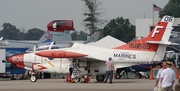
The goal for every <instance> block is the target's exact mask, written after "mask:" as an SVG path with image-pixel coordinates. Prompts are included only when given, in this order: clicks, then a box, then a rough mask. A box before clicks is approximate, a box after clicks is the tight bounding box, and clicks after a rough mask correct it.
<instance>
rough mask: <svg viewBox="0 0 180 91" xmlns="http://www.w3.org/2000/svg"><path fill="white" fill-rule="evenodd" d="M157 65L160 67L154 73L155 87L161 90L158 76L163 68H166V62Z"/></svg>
mask: <svg viewBox="0 0 180 91" xmlns="http://www.w3.org/2000/svg"><path fill="white" fill-rule="evenodd" d="M159 66H160V69H159V70H158V72H157V75H156V83H155V88H156V87H157V88H158V89H157V90H158V91H161V84H160V82H161V81H160V77H161V73H162V71H163V69H166V62H163V63H161V64H159Z"/></svg>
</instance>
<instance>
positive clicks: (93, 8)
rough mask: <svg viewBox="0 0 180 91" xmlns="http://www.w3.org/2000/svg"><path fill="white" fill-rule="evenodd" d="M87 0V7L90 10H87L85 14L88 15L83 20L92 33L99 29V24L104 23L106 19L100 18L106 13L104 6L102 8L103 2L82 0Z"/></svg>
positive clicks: (85, 0)
mask: <svg viewBox="0 0 180 91" xmlns="http://www.w3.org/2000/svg"><path fill="white" fill-rule="evenodd" d="M82 1H84V2H85V6H86V8H88V10H86V11H85V13H84V16H87V17H86V18H85V19H84V20H83V22H84V26H85V27H86V30H87V29H88V30H89V31H90V35H91V34H93V32H94V31H96V30H97V29H98V27H99V26H101V25H103V24H104V23H105V22H106V21H105V20H103V19H100V17H101V16H102V15H103V14H104V12H103V11H102V10H103V8H100V6H101V5H102V2H100V1H99V0H82Z"/></svg>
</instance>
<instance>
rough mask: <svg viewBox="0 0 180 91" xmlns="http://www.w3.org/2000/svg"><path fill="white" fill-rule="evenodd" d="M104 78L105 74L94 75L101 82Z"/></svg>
mask: <svg viewBox="0 0 180 91" xmlns="http://www.w3.org/2000/svg"><path fill="white" fill-rule="evenodd" d="M104 79H105V76H104V75H97V76H96V80H97V82H103V81H104Z"/></svg>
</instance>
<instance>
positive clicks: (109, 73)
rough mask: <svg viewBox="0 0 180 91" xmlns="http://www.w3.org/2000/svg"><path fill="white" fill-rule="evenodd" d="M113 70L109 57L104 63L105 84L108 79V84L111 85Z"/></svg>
mask: <svg viewBox="0 0 180 91" xmlns="http://www.w3.org/2000/svg"><path fill="white" fill-rule="evenodd" d="M113 70H114V63H113V62H112V58H111V57H109V60H108V61H107V62H106V78H105V81H104V82H105V83H106V82H107V80H108V78H109V83H110V84H112V79H113Z"/></svg>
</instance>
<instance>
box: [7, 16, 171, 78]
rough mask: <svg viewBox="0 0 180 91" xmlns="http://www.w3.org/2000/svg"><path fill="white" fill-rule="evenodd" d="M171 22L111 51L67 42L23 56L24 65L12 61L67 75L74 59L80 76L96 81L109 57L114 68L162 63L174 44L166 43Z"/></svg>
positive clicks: (164, 21) (165, 19)
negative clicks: (91, 77)
mask: <svg viewBox="0 0 180 91" xmlns="http://www.w3.org/2000/svg"><path fill="white" fill-rule="evenodd" d="M173 21H174V17H172V16H164V17H163V18H162V19H161V20H160V21H159V22H158V23H157V24H156V26H155V27H154V29H153V30H152V31H151V32H150V34H149V35H148V36H147V37H145V38H142V39H139V40H135V41H132V42H129V43H127V44H124V45H121V46H117V47H115V48H113V49H109V48H102V47H97V46H92V45H88V44H81V43H70V44H68V45H67V46H66V47H60V46H59V47H54V46H56V44H53V43H52V44H50V46H49V48H48V49H46V50H36V51H35V52H30V53H26V54H24V57H23V62H22V61H21V56H22V55H21V54H20V55H15V56H17V57H15V58H14V59H16V60H18V62H19V63H18V62H17V61H15V62H16V64H22V67H23V66H24V67H26V68H29V69H31V70H32V63H38V64H41V66H42V67H44V68H45V69H39V70H38V69H37V71H42V72H49V73H59V74H69V64H70V63H71V62H72V60H74V59H76V60H78V63H79V68H80V71H81V72H80V75H86V74H92V75H96V76H97V78H96V79H97V81H103V80H104V75H105V72H106V65H105V62H106V61H107V60H108V58H109V57H111V58H112V60H113V62H114V64H115V68H124V67H129V66H133V65H136V64H138V63H144V62H155V61H157V62H159V61H161V60H162V59H163V57H164V54H165V51H166V47H167V46H168V45H171V44H173V43H171V42H169V41H168V40H169V37H170V34H171V30H172V23H173ZM52 47H54V48H52ZM34 48H35V47H34ZM13 57H14V56H12V57H11V58H9V61H10V62H14V61H13ZM71 57H72V58H71Z"/></svg>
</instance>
